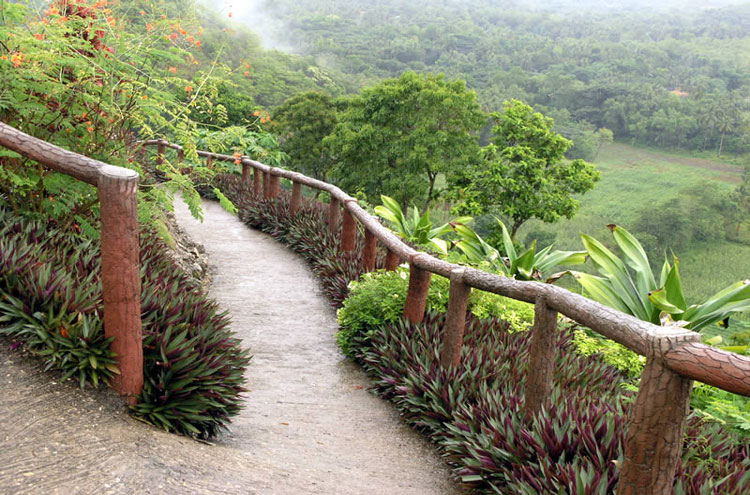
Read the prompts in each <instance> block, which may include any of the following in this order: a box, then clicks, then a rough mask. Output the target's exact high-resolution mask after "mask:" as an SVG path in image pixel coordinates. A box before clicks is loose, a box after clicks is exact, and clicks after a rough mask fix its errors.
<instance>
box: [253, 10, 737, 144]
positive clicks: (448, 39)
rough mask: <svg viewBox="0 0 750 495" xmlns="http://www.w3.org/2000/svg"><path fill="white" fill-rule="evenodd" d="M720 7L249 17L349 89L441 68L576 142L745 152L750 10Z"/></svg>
mask: <svg viewBox="0 0 750 495" xmlns="http://www.w3.org/2000/svg"><path fill="white" fill-rule="evenodd" d="M729 3H731V2H712V3H706V2H692V3H683V2H676V1H673V2H667V3H666V4H662V3H659V5H660V8H662V7H663V8H664V9H667V8H668V7H669V6H673V7H674V8H672V9H670V10H666V11H661V12H659V13H656V12H654V11H653V10H640V11H639V10H624V9H623V8H620V9H618V10H617V11H616V12H613V11H610V10H608V9H607V8H605V7H606V5H607V4H604V6H602V5H599V3H598V2H593V1H589V2H584V4H583V6H581V7H580V8H576V9H571V8H570V6H571V5H572V3H570V2H567V3H566V2H555V3H551V4H550V3H549V2H541V1H540V2H536V3H535V4H534V5H535V6H536V7H538V9H537V10H535V9H534V8H526V7H520V6H519V7H513V6H512V5H514V4H511V6H509V5H508V4H507V3H506V2H503V4H502V6H501V5H500V4H499V3H498V2H496V1H491V0H468V1H460V2H459V1H446V0H424V1H421V2H419V3H418V4H417V3H413V2H405V1H401V0H384V1H380V2H377V3H372V2H369V1H365V0H309V1H305V2H293V1H291V0H274V1H272V2H271V1H266V2H264V3H263V5H265V10H258V9H256V10H255V11H254V12H255V14H254V15H256V16H257V15H260V14H261V13H262V15H264V16H265V17H264V18H262V19H259V21H261V20H262V21H266V19H273V22H271V21H267V22H263V24H264V25H266V24H268V26H276V28H275V29H274V30H273V31H272V32H273V33H274V34H273V38H274V39H275V40H280V41H279V42H282V43H283V45H284V46H285V47H286V48H287V49H290V50H294V51H295V52H296V53H299V54H302V55H307V56H310V57H313V59H314V60H315V61H316V63H317V64H319V65H321V66H324V67H326V68H327V69H329V70H332V71H337V72H341V73H342V74H344V75H345V76H346V78H345V80H343V81H342V85H343V86H344V87H345V88H346V89H347V90H348V91H354V90H356V89H358V88H359V87H361V86H364V85H367V84H371V83H373V82H375V81H377V80H380V79H382V78H385V77H394V76H396V75H398V74H400V73H402V72H403V71H405V70H409V69H411V70H416V71H423V72H445V73H446V74H447V75H448V76H450V77H458V78H462V79H465V80H466V81H467V83H468V85H469V86H470V87H472V88H474V89H476V90H477V92H478V94H479V97H480V101H481V102H482V104H483V106H484V107H485V108H486V109H488V110H498V109H500V108H501V104H502V102H503V101H504V100H506V99H509V98H519V99H522V100H524V101H526V102H527V103H530V104H532V105H533V106H534V107H535V108H537V109H539V110H542V111H543V112H545V113H546V114H548V115H551V116H553V117H554V118H555V120H556V121H557V123H558V125H559V127H560V129H561V131H562V132H563V134H567V135H569V136H571V137H575V136H587V135H588V136H590V135H591V134H592V133H593V132H595V131H596V130H597V129H598V128H608V129H611V130H612V131H614V135H615V138H616V139H628V140H631V141H632V142H635V143H640V144H647V145H653V146H658V147H661V148H666V149H690V150H706V149H709V150H714V151H716V152H717V153H725V152H728V151H729V152H734V153H743V152H746V151H747V150H748V128H750V125H749V124H748V122H750V98H748V95H750V71H748V70H747V47H748V43H750V5H747V4H746V5H735V6H732V5H730V6H724V5H725V4H729ZM542 4H543V5H545V6H546V8H545V9H544V10H542V7H541V6H542ZM515 5H518V4H515ZM575 5H576V6H580V5H581V4H580V3H579V2H577V3H576V4H575ZM613 5H614V4H613ZM618 5H619V3H618ZM634 5H636V6H646V5H647V2H645V1H642V2H635V3H634ZM712 5H718V6H721V8H710V7H709V6H712ZM269 36H270V34H269Z"/></svg>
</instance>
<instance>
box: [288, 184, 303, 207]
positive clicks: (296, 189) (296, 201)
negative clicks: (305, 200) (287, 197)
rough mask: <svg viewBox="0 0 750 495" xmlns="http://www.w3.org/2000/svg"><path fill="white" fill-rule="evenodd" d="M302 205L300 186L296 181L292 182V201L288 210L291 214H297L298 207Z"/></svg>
mask: <svg viewBox="0 0 750 495" xmlns="http://www.w3.org/2000/svg"><path fill="white" fill-rule="evenodd" d="M301 205H302V184H300V183H299V182H297V181H294V182H292V200H291V202H290V203H289V210H290V211H291V212H292V213H297V210H299V207H300V206H301Z"/></svg>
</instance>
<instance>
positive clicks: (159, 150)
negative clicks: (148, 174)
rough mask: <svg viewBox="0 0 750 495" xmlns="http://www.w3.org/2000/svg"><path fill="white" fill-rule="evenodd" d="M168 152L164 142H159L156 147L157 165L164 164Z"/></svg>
mask: <svg viewBox="0 0 750 495" xmlns="http://www.w3.org/2000/svg"><path fill="white" fill-rule="evenodd" d="M166 151H167V146H166V144H165V142H164V141H159V144H157V145H156V165H157V166H158V165H161V164H162V163H164V153H166Z"/></svg>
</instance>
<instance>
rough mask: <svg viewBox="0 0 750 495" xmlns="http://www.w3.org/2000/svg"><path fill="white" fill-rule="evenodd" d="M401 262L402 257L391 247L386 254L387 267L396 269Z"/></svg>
mask: <svg viewBox="0 0 750 495" xmlns="http://www.w3.org/2000/svg"><path fill="white" fill-rule="evenodd" d="M400 264H401V258H399V256H398V255H397V254H396V253H394V252H393V251H391V250H390V249H389V250H388V252H386V254H385V269H386V270H390V271H394V270H395V269H396V268H398V265H400Z"/></svg>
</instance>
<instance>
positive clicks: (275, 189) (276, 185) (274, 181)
mask: <svg viewBox="0 0 750 495" xmlns="http://www.w3.org/2000/svg"><path fill="white" fill-rule="evenodd" d="M279 194H281V177H279V176H278V175H274V174H271V191H270V195H271V198H272V199H273V198H278V197H279Z"/></svg>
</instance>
